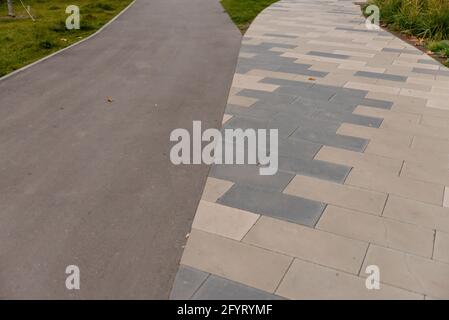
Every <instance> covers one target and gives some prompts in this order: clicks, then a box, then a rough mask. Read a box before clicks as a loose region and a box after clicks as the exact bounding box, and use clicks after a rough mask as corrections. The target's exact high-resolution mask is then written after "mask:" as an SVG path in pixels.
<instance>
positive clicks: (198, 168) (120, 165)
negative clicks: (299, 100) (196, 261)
mask: <svg viewBox="0 0 449 320" xmlns="http://www.w3.org/2000/svg"><path fill="white" fill-rule="evenodd" d="M81 23H82V16H81ZM240 40H241V36H240V33H239V31H238V30H237V28H236V27H235V26H234V25H233V24H232V22H231V21H230V19H229V17H228V16H227V14H226V13H225V12H224V10H223V9H222V7H221V5H220V4H219V2H218V1H217V0H189V1H185V0H137V1H136V2H135V3H134V5H133V6H131V7H130V8H129V9H128V10H127V11H126V12H124V13H123V14H122V15H121V16H120V17H119V18H118V19H117V20H115V21H114V22H113V23H112V24H111V25H109V26H108V27H107V28H105V29H104V30H103V31H102V32H101V33H99V34H97V35H96V36H94V37H93V38H91V39H89V40H87V41H85V42H83V43H81V44H79V45H77V46H74V47H72V48H70V49H68V50H66V51H64V52H62V53H60V54H57V55H55V56H53V57H51V58H49V59H47V60H45V61H43V62H40V63H38V64H36V65H34V66H32V67H30V68H28V69H26V70H24V71H21V72H19V73H17V74H15V75H13V76H11V77H9V78H7V79H4V80H0V298H41V299H56V298H59V299H70V298H75V299H87V298H94V299H110V298H120V299H156V298H158V299H165V298H167V297H168V295H169V292H170V289H171V286H172V283H173V280H174V276H175V274H176V271H177V268H178V264H179V259H180V256H181V253H182V249H183V246H184V244H185V242H186V237H185V236H186V234H187V233H188V232H189V230H190V226H191V223H192V219H193V216H194V213H195V209H196V206H197V204H198V201H199V198H200V196H201V193H202V189H203V186H204V183H205V179H206V176H207V173H208V166H205V165H184V166H175V165H173V164H172V163H171V162H170V159H169V155H170V147H171V146H172V145H173V144H172V143H170V141H169V136H170V132H171V131H172V130H173V129H176V128H187V129H191V128H192V121H193V120H201V121H202V122H203V127H204V128H208V127H215V128H217V127H219V126H220V125H221V119H222V115H223V110H224V108H225V105H226V100H227V95H228V91H229V88H230V85H231V81H232V76H233V74H234V69H235V65H236V62H237V56H238V51H239V47H240ZM69 265H76V266H78V267H79V269H80V290H68V289H67V288H66V285H65V281H66V277H67V276H68V275H67V274H66V273H65V271H66V267H67V266H69Z"/></svg>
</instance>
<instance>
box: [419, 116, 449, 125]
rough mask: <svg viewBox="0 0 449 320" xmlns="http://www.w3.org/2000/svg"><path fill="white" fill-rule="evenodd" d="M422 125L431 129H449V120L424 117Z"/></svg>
mask: <svg viewBox="0 0 449 320" xmlns="http://www.w3.org/2000/svg"><path fill="white" fill-rule="evenodd" d="M421 124H422V125H424V126H430V127H440V128H449V118H442V117H437V116H430V115H423V117H422V119H421Z"/></svg>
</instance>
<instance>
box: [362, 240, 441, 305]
mask: <svg viewBox="0 0 449 320" xmlns="http://www.w3.org/2000/svg"><path fill="white" fill-rule="evenodd" d="M368 265H377V266H378V267H379V269H380V272H381V282H382V283H386V284H389V285H393V286H396V287H399V288H403V289H406V290H410V291H414V292H417V293H421V294H425V295H429V296H431V297H434V298H440V299H449V264H446V263H440V262H437V261H435V260H430V259H426V258H423V257H418V256H415V255H412V254H407V253H404V252H401V251H397V250H393V249H388V248H384V247H379V246H377V245H374V244H372V245H370V247H369V249H368V253H367V255H366V259H365V262H364V264H363V267H362V270H365V268H366V266H368ZM361 275H363V274H361ZM363 276H366V275H363Z"/></svg>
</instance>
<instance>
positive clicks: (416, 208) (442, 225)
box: [383, 195, 449, 233]
mask: <svg viewBox="0 0 449 320" xmlns="http://www.w3.org/2000/svg"><path fill="white" fill-rule="evenodd" d="M383 216H384V217H388V218H392V219H396V220H399V221H404V222H407V223H412V224H416V225H418V226H422V227H426V228H430V229H436V230H441V231H444V232H448V233H449V209H448V208H443V207H441V206H436V205H431V204H428V203H423V202H420V201H415V200H410V199H404V198H401V197H397V196H394V195H390V196H389V197H388V200H387V204H386V205H385V209H384V213H383Z"/></svg>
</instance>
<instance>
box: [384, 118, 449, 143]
mask: <svg viewBox="0 0 449 320" xmlns="http://www.w3.org/2000/svg"><path fill="white" fill-rule="evenodd" d="M381 128H382V129H386V130H394V131H399V132H404V133H408V134H411V135H414V136H423V137H433V138H438V139H446V140H449V129H447V128H435V127H429V126H423V125H421V124H409V125H405V124H403V123H397V122H394V121H388V120H384V121H382V124H381Z"/></svg>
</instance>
